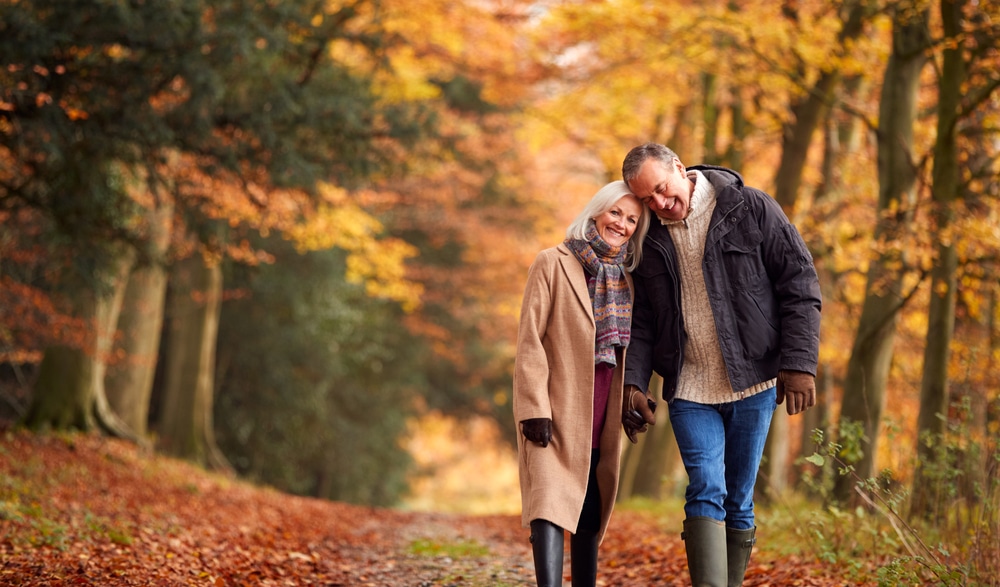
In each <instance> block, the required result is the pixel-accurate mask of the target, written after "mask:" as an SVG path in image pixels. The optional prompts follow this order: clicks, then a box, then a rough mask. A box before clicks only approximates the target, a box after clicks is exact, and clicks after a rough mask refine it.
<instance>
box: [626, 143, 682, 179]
mask: <svg viewBox="0 0 1000 587" xmlns="http://www.w3.org/2000/svg"><path fill="white" fill-rule="evenodd" d="M646 159H656V160H657V161H660V162H661V163H663V164H664V165H666V166H670V164H671V163H673V162H674V161H675V160H676V161H680V159H681V158H680V157H678V156H677V153H674V152H673V151H672V150H670V148H668V147H666V146H664V145H661V144H659V143H646V144H645V145H639V146H638V147H633V148H632V150H631V151H629V152H628V155H625V160H624V161H622V179H624V180H625V183H628V182H630V181H632V180H633V179H635V178H636V177H637V176H638V175H639V170H640V169H642V164H643V163H645V162H646Z"/></svg>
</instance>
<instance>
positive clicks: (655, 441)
mask: <svg viewBox="0 0 1000 587" xmlns="http://www.w3.org/2000/svg"><path fill="white" fill-rule="evenodd" d="M649 387H650V391H651V392H652V393H653V397H656V398H659V397H660V394H661V393H662V390H663V378H662V377H660V376H659V375H654V376H653V379H652V381H650V385H649ZM659 404H660V405H659V406H658V407H657V409H656V424H655V425H653V426H650V427H649V430H648V431H647V432H646V434H645V435H646V436H647V439H646V442H645V443H644V444H643V447H642V451H641V454H640V455H639V458H638V463H637V464H636V467H635V469H634V470H635V478H634V479H633V481H632V492H631V493H632V495H633V496H642V497H651V498H654V499H659V498H661V497H663V490H664V487H665V484H666V480H667V479H668V477H669V476H670V475H671V474H672V473H673V472H674V469H675V468H676V466H677V458H678V456H679V453H678V452H677V442H676V440H675V439H674V431H673V428H671V426H670V417H669V415H668V414H667V406H666V404H664V402H662V401H660V402H659ZM637 452H639V451H637Z"/></svg>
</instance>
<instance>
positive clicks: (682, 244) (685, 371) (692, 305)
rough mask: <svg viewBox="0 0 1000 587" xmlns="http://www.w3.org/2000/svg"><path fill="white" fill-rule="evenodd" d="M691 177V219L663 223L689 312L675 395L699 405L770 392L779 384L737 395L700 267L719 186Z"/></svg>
mask: <svg viewBox="0 0 1000 587" xmlns="http://www.w3.org/2000/svg"><path fill="white" fill-rule="evenodd" d="M688 179H690V180H691V181H693V182H694V193H693V194H691V202H690V208H691V212H690V213H689V214H688V217H687V218H686V219H685V220H681V221H667V220H663V219H661V220H660V222H661V223H662V224H664V225H665V226H666V227H667V229H668V230H669V231H670V236H671V238H673V241H674V248H675V249H676V250H677V265H678V271H679V272H680V280H681V308H683V311H684V329H685V330H686V331H687V334H688V340H687V346H686V347H685V348H684V364H683V365H682V366H681V374H680V377H679V378H678V381H677V394H676V396H675V397H678V398H680V399H684V400H688V401H692V402H697V403H700V404H723V403H727V402H732V401H736V400H740V399H743V398H744V397H748V396H751V395H753V394H755V393H758V392H760V391H763V390H765V389H768V388H770V387H772V386H773V385H774V383H775V380H773V379H772V380H771V381H765V382H762V383H758V384H757V385H754V386H753V387H750V388H749V389H745V390H742V391H741V392H740V393H733V389H732V384H731V383H730V382H729V374H728V373H727V372H726V364H725V362H724V361H723V359H722V351H721V350H720V348H719V338H718V334H717V332H716V330H715V318H714V316H713V315H712V307H711V305H710V304H709V302H708V290H707V289H706V287H705V275H704V274H703V273H702V269H701V267H702V258H703V257H704V254H705V238H706V236H707V235H708V226H709V223H710V222H711V220H712V212H713V211H714V210H715V203H716V199H715V188H714V187H713V186H712V184H711V183H710V182H709V181H708V180H707V179H705V176H704V175H703V174H702V173H701V172H700V171H691V172H689V173H688Z"/></svg>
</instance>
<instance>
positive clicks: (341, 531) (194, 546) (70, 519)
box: [0, 431, 847, 587]
mask: <svg viewBox="0 0 1000 587" xmlns="http://www.w3.org/2000/svg"><path fill="white" fill-rule="evenodd" d="M564 567H565V569H566V572H567V585H568V584H569V583H568V572H569V564H568V561H567V564H565V565H564ZM599 572H600V578H599V583H598V584H599V585H607V586H610V585H637V586H638V585H642V586H646V585H654V584H655V585H684V584H685V582H686V580H687V576H686V563H685V560H684V548H683V543H682V542H681V541H680V539H679V537H678V536H676V533H675V532H673V531H669V530H667V529H664V528H660V527H658V526H657V523H656V522H655V521H654V520H650V519H649V516H643V515H642V514H641V513H638V512H634V511H622V512H620V513H616V515H615V517H614V518H613V520H612V527H611V529H610V530H609V533H608V536H607V538H606V540H605V542H604V544H603V546H602V548H601V562H600V571H599ZM836 576H837V573H836V571H835V570H834V569H830V568H826V567H823V566H821V565H820V564H818V563H817V562H816V561H809V560H801V559H794V558H776V557H773V556H769V555H768V553H767V551H766V550H765V551H761V552H759V553H756V554H755V556H754V560H753V561H752V562H751V568H750V569H749V571H748V576H747V580H746V582H745V585H748V586H749V585H757V586H765V585H773V586H779V585H781V586H794V585H803V586H832V585H846V584H847V583H844V582H843V580H841V579H838V578H836ZM533 584H534V571H533V567H532V562H531V551H530V546H529V544H528V541H527V532H526V531H525V530H523V529H522V528H521V527H520V519H519V517H518V516H511V515H498V516H460V515H453V514H429V513H413V512H402V511H397V510H392V509H376V508H367V507H360V506H353V505H346V504H342V503H334V502H328V501H322V500H317V499H308V498H302V497H294V496H289V495H286V494H282V493H279V492H277V491H274V490H271V489H266V488H259V487H256V486H253V485H250V484H247V483H244V482H242V481H237V480H234V479H229V478H226V477H222V476H219V475H213V474H209V473H206V472H204V471H202V470H200V469H198V468H196V467H194V466H192V465H189V464H186V463H182V462H178V461H175V460H172V459H167V458H164V457H161V456H157V455H154V454H149V453H146V452H144V451H142V450H141V449H139V448H137V447H135V446H134V445H131V444H128V443H125V442H121V441H117V440H111V439H107V438H101V437H97V436H89V435H88V436H84V435H34V434H30V433H27V432H21V431H16V432H6V433H4V434H3V436H2V437H0V585H24V586H29V585H30V586H35V585H38V586H41V585H45V586H63V585H66V586H70V585H73V586H87V585H94V586H114V585H142V586H159V585H164V586H166V585H170V586H174V585H206V586H243V585H323V586H340V585H343V586H348V585H349V586H365V585H373V586H383V585H390V586H427V587H429V586H439V585H440V586H450V585H471V586H486V585H490V586H503V585H533Z"/></svg>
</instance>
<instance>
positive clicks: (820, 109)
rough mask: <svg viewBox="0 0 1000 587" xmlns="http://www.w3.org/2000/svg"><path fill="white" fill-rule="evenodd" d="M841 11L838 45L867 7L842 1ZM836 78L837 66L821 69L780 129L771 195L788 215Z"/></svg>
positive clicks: (859, 25) (856, 29) (849, 37)
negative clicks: (826, 69) (778, 157)
mask: <svg viewBox="0 0 1000 587" xmlns="http://www.w3.org/2000/svg"><path fill="white" fill-rule="evenodd" d="M841 12H842V14H841V18H842V20H843V24H842V25H841V29H840V33H839V34H838V36H837V38H838V41H839V43H840V45H839V46H840V47H844V45H846V44H847V43H849V42H850V41H853V40H854V39H856V38H857V37H858V36H859V35H861V33H862V31H863V30H864V22H865V14H866V12H867V8H866V5H865V2H864V1H861V0H859V1H854V2H846V3H845V6H844V8H843V9H842V11H841ZM840 79H841V74H840V71H839V70H836V69H834V70H829V71H823V72H821V73H820V75H819V78H818V79H817V80H816V83H815V84H814V85H813V87H812V88H810V89H809V91H808V93H807V94H806V95H805V96H803V97H802V98H801V100H799V101H798V102H796V103H794V104H792V106H791V111H792V119H791V120H790V121H789V122H788V123H787V124H785V126H784V128H783V129H782V133H781V161H780V162H779V163H778V171H777V172H776V174H775V176H774V199H775V200H777V201H778V203H779V204H781V207H782V208H783V209H784V210H785V213H786V214H788V216H789V217H790V218H792V217H794V215H793V212H794V209H795V202H796V201H797V200H798V196H799V187H800V186H801V185H802V170H803V169H804V168H805V165H806V159H807V158H808V156H809V147H810V146H811V145H812V139H813V135H814V134H815V132H816V129H817V128H818V127H819V125H820V122H821V121H823V120H824V119H825V118H826V113H827V112H828V110H829V108H830V105H831V104H832V103H833V97H834V93H835V92H836V89H837V85H838V84H839V83H840Z"/></svg>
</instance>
